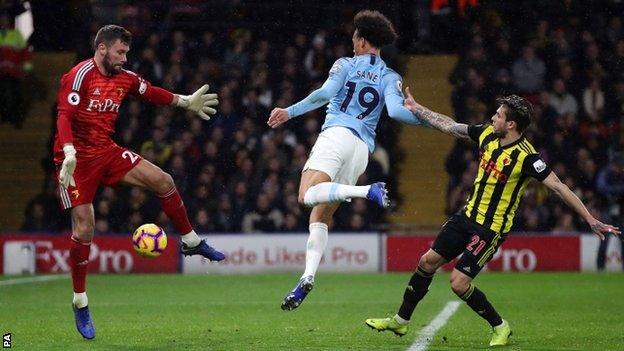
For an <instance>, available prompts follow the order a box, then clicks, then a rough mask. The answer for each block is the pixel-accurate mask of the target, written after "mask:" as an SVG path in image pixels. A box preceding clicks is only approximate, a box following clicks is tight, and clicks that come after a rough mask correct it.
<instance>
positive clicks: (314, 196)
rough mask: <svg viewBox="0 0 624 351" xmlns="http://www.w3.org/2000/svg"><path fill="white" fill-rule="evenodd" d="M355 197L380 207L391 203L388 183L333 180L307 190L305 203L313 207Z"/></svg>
mask: <svg viewBox="0 0 624 351" xmlns="http://www.w3.org/2000/svg"><path fill="white" fill-rule="evenodd" d="M354 197H360V198H363V199H368V200H370V201H372V202H374V203H376V204H377V205H378V206H380V207H388V206H389V204H390V201H389V200H388V191H387V190H386V183H383V182H378V183H374V184H371V185H362V186H356V185H345V184H339V183H332V182H323V183H319V184H316V185H314V186H311V187H310V188H309V189H308V190H307V191H306V193H305V196H304V198H303V203H304V204H305V205H306V206H310V207H311V206H316V205H319V204H323V203H332V202H343V201H345V200H347V199H351V198H354Z"/></svg>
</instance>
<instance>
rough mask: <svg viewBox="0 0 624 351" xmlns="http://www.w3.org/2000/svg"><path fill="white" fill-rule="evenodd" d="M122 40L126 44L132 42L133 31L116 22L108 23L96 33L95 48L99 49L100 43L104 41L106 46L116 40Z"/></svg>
mask: <svg viewBox="0 0 624 351" xmlns="http://www.w3.org/2000/svg"><path fill="white" fill-rule="evenodd" d="M117 39H119V40H121V42H122V43H124V44H128V45H130V44H132V33H130V32H129V31H128V30H127V29H126V28H124V27H122V26H118V25H114V24H107V25H105V26H103V27H102V28H100V29H99V30H98V32H97V34H96V35H95V40H94V41H93V48H94V49H97V47H98V45H100V44H101V43H104V44H105V45H106V46H110V45H111V44H112V43H114V42H115V40H117Z"/></svg>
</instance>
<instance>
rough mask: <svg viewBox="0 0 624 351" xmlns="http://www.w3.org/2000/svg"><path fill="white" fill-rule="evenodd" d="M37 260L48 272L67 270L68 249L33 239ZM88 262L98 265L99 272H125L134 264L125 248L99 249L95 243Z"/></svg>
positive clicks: (68, 266) (68, 268) (68, 267)
mask: <svg viewBox="0 0 624 351" xmlns="http://www.w3.org/2000/svg"><path fill="white" fill-rule="evenodd" d="M35 247H36V252H37V256H36V258H37V261H39V264H43V265H45V266H46V268H48V269H47V271H48V270H49V272H50V273H64V272H69V271H70V270H71V267H70V265H69V250H68V249H58V248H55V247H54V243H53V242H51V241H35ZM89 262H90V263H93V264H95V265H96V266H98V271H99V272H100V273H108V272H115V273H127V272H130V271H131V270H132V268H133V266H134V260H133V258H132V254H131V253H130V252H128V251H125V250H115V251H113V250H101V249H100V248H99V247H98V246H97V245H96V244H95V243H92V244H91V252H90V253H89Z"/></svg>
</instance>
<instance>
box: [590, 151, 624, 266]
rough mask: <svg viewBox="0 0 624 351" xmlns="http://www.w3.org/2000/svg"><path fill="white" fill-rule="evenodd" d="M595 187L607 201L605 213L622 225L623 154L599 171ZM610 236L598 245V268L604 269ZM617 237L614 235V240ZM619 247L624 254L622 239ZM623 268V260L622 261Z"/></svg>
mask: <svg viewBox="0 0 624 351" xmlns="http://www.w3.org/2000/svg"><path fill="white" fill-rule="evenodd" d="M596 189H597V190H598V192H599V193H600V194H601V195H602V196H603V197H604V199H605V200H606V203H607V211H606V212H607V214H608V216H609V217H610V220H611V221H612V223H614V225H616V226H620V227H622V226H623V225H624V220H622V215H623V214H624V213H623V210H624V156H623V155H621V154H618V155H616V156H615V157H614V159H613V160H612V161H611V162H609V164H607V165H606V166H605V167H604V168H603V169H602V170H600V172H599V173H598V177H597V179H596ZM610 239H611V237H610V236H607V237H606V238H605V240H602V241H601V242H600V245H599V246H598V256H597V265H598V269H599V270H604V268H605V264H606V254H607V247H608V245H609V240H610ZM617 239H618V238H617V237H616V240H617ZM620 249H621V251H620V252H621V253H622V255H624V241H623V240H620ZM622 265H623V268H624V261H623V262H622Z"/></svg>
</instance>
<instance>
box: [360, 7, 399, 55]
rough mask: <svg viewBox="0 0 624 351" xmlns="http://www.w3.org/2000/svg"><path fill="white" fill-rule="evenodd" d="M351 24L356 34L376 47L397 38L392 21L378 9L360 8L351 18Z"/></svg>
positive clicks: (390, 42)
mask: <svg viewBox="0 0 624 351" xmlns="http://www.w3.org/2000/svg"><path fill="white" fill-rule="evenodd" d="M353 24H354V25H355V29H357V31H358V35H359V36H360V37H362V38H364V39H366V40H367V41H368V42H369V43H370V44H371V45H372V46H374V47H376V48H381V47H382V46H386V45H388V44H392V43H393V42H394V41H395V40H396V38H397V33H396V31H395V30H394V26H393V25H392V22H390V20H389V19H388V18H387V17H386V16H384V15H383V14H382V13H381V12H379V11H371V10H362V11H360V12H358V13H357V14H356V15H355V18H353Z"/></svg>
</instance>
